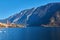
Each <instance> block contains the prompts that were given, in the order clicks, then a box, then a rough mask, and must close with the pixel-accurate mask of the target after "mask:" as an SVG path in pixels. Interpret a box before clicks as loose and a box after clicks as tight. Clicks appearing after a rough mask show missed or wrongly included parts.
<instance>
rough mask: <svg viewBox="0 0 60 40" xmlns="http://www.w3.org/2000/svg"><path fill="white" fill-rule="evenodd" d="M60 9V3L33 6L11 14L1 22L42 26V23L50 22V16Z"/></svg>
mask: <svg viewBox="0 0 60 40" xmlns="http://www.w3.org/2000/svg"><path fill="white" fill-rule="evenodd" d="M57 11H60V3H49V4H46V5H44V6H40V7H37V8H31V9H26V10H23V11H21V12H20V13H17V14H15V15H13V16H10V17H8V18H6V19H4V20H0V22H3V23H6V22H7V20H8V21H9V22H10V23H15V24H25V25H27V26H40V25H41V24H49V22H50V18H51V17H52V16H53V15H54V14H55V13H56V12H57Z"/></svg>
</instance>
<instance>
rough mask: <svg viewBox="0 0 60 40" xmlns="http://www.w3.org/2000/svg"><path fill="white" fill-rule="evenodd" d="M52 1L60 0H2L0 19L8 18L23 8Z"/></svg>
mask: <svg viewBox="0 0 60 40" xmlns="http://www.w3.org/2000/svg"><path fill="white" fill-rule="evenodd" d="M51 2H60V0H0V19H4V18H7V17H9V16H11V15H13V14H16V13H18V12H20V11H21V10H24V9H29V8H32V7H38V6H41V5H45V4H47V3H51Z"/></svg>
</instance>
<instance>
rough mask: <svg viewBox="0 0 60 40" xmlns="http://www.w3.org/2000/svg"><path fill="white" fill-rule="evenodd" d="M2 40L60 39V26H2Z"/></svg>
mask: <svg viewBox="0 0 60 40" xmlns="http://www.w3.org/2000/svg"><path fill="white" fill-rule="evenodd" d="M0 40H60V28H57V27H55V28H50V27H49V28H45V27H27V28H0Z"/></svg>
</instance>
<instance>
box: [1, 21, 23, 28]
mask: <svg viewBox="0 0 60 40" xmlns="http://www.w3.org/2000/svg"><path fill="white" fill-rule="evenodd" d="M9 27H24V25H22V24H15V23H10V22H9V21H7V23H2V22H0V28H9Z"/></svg>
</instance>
